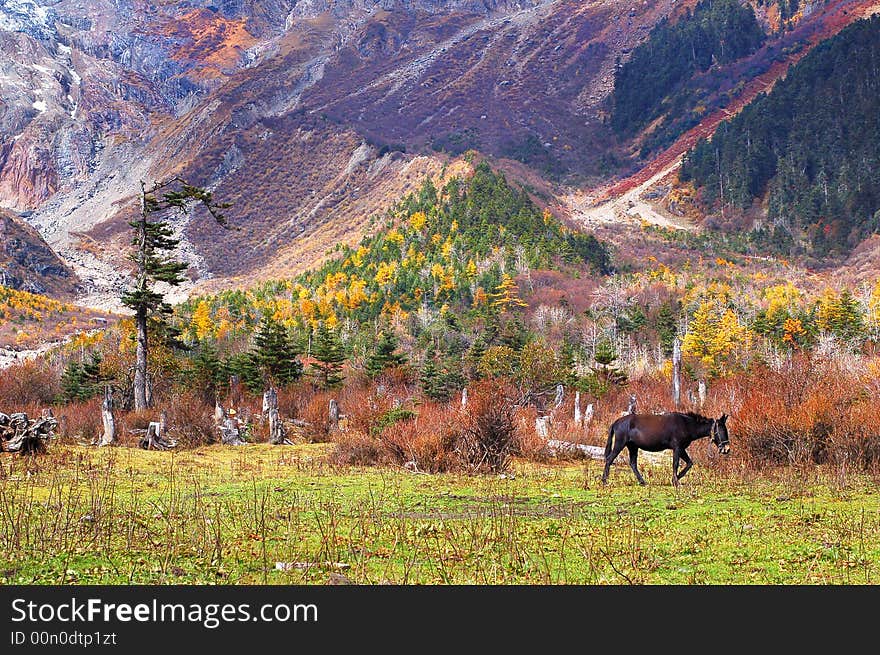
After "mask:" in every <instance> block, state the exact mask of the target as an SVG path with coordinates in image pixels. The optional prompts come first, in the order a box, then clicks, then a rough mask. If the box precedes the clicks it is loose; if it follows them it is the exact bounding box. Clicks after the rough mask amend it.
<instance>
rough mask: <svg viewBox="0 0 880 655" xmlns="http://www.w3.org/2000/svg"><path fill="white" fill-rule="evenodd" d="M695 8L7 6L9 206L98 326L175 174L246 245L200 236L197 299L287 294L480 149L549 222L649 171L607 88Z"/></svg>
mask: <svg viewBox="0 0 880 655" xmlns="http://www.w3.org/2000/svg"><path fill="white" fill-rule="evenodd" d="M696 4H697V3H696V0H684V1H679V2H673V1H672V0H662V1H660V2H652V3H642V4H631V3H628V2H622V1H620V0H598V1H595V2H591V3H579V2H571V1H566V0H555V1H548V2H540V1H534V2H525V3H520V2H507V1H503V2H486V3H483V2H470V1H461V0H454V1H434V0H418V1H416V2H406V3H397V2H392V3H389V4H388V5H387V6H385V7H384V8H382V7H379V6H376V5H372V4H369V3H363V2H354V1H350V0H348V1H346V0H343V1H339V2H317V1H316V2H303V3H297V4H293V3H287V2H257V1H250V2H236V3H214V4H211V3H208V2H196V3H191V4H190V5H188V6H186V7H184V6H182V5H178V4H176V3H167V4H161V5H153V4H149V3H140V2H132V1H125V2H115V3H109V2H108V3H104V2H98V1H97V0H95V1H91V0H90V2H79V3H73V2H60V3H53V4H52V5H51V6H49V3H33V2H31V1H30V0H20V1H17V2H11V3H6V5H4V7H5V8H4V9H3V10H2V11H4V12H5V14H4V16H5V18H4V19H3V20H5V21H7V23H10V22H11V21H13V20H17V21H19V22H20V23H21V28H20V29H19V28H16V30H15V31H10V32H9V33H8V34H6V35H5V36H4V38H8V39H15V40H16V41H17V42H20V43H21V44H24V45H21V46H19V45H16V46H15V47H10V48H4V51H3V60H2V61H3V62H4V63H3V65H4V70H7V71H10V72H9V73H4V75H7V77H10V79H11V78H12V77H15V76H17V78H16V79H18V80H20V81H21V83H20V84H19V83H17V84H15V85H11V86H9V87H7V86H5V85H4V91H3V93H4V102H7V104H8V105H9V106H10V107H13V106H14V107H15V111H10V112H7V114H6V115H5V116H6V119H4V120H9V121H10V122H9V123H8V124H7V125H5V126H4V127H3V132H2V134H3V142H2V145H0V153H2V154H0V160H2V162H0V196H2V197H0V202H2V203H3V204H5V205H6V206H10V207H14V208H18V209H31V208H33V213H32V214H31V215H30V216H29V218H28V220H29V221H30V222H31V224H32V225H34V226H36V227H37V228H38V229H39V231H40V232H41V234H43V236H44V237H45V238H46V240H47V241H48V242H49V243H50V245H51V246H52V247H53V248H55V249H56V250H57V251H58V252H59V253H60V255H61V256H62V257H63V258H64V259H65V261H67V262H69V263H70V264H71V265H72V266H74V268H75V269H76V271H77V273H78V274H79V275H80V277H81V278H82V279H83V280H84V281H86V283H87V285H88V286H89V287H90V288H91V289H93V294H92V295H91V296H90V298H89V299H88V302H91V303H95V304H100V305H102V306H112V303H113V301H114V299H115V298H116V297H118V294H119V292H120V290H121V288H122V287H123V286H124V284H125V275H124V271H120V270H119V267H118V265H117V262H118V261H119V260H120V253H121V252H122V251H123V250H124V249H126V248H127V246H128V235H127V232H126V230H127V226H126V220H127V218H128V217H129V216H130V215H131V213H132V212H134V211H136V210H137V202H136V200H137V199H136V197H135V195H134V194H135V192H136V190H137V189H138V188H139V186H138V183H139V181H140V180H151V179H152V180H155V179H162V178H164V177H167V176H169V175H172V174H175V175H176V174H179V175H183V176H185V177H187V178H188V179H190V181H192V182H194V183H197V184H201V185H205V186H208V187H209V188H210V189H211V190H212V191H213V192H214V193H215V197H217V198H218V199H219V200H222V201H229V202H232V203H233V207H232V209H231V211H230V218H231V220H232V221H233V222H234V223H236V224H237V226H238V227H239V228H241V229H240V230H239V231H237V232H235V233H221V232H218V231H215V230H214V229H213V228H212V227H211V226H210V223H209V222H206V221H203V220H201V219H202V217H200V216H199V215H198V214H196V215H194V216H193V217H191V219H190V220H189V221H187V222H186V223H185V224H184V225H182V226H181V229H182V235H183V236H184V238H185V255H186V257H187V258H188V260H189V261H190V262H191V264H192V265H193V266H192V275H193V285H195V284H207V285H210V286H211V287H212V288H219V287H220V286H222V285H223V284H229V283H233V282H235V283H243V282H246V281H253V280H257V279H260V278H261V277H265V276H267V275H268V276H273V277H280V276H283V275H287V274H292V273H296V272H299V271H302V270H305V269H306V268H308V267H309V266H311V265H313V264H314V263H316V262H318V261H320V260H322V259H323V258H324V257H325V253H326V251H327V249H328V248H329V247H331V246H333V245H335V244H336V243H338V242H344V243H349V244H353V243H356V242H357V241H358V240H359V239H360V236H361V234H362V233H363V230H364V228H365V226H366V225H367V222H368V220H369V217H370V216H372V215H374V214H376V213H381V212H382V211H383V210H384V209H385V208H387V207H388V206H390V205H391V204H393V202H394V201H396V199H397V198H399V197H401V196H402V195H405V194H406V193H407V192H409V191H411V190H413V189H414V188H415V186H416V185H417V184H419V183H420V182H421V179H422V177H423V176H424V175H426V174H429V175H432V176H434V177H435V178H436V177H439V176H442V175H443V174H444V167H445V166H447V165H453V166H454V165H457V164H455V161H456V160H455V159H453V158H452V157H453V156H454V155H457V154H461V153H463V152H465V151H467V150H468V149H477V150H479V151H480V152H482V153H485V154H488V155H491V156H492V157H493V158H494V159H495V161H496V162H497V163H498V164H499V165H501V166H503V167H505V168H507V169H509V170H521V171H523V172H524V176H525V177H531V178H533V179H535V178H543V179H542V180H541V181H540V182H539V186H541V187H543V188H542V189H539V192H540V193H546V194H547V200H546V204H549V205H550V206H554V207H555V203H553V201H552V196H553V195H557V194H559V195H561V194H562V193H564V192H565V191H566V190H567V188H566V187H563V188H562V189H561V192H560V189H559V188H557V189H553V185H558V184H561V183H563V182H564V183H566V184H577V185H578V186H580V187H583V186H584V185H589V186H590V187H592V186H595V185H597V184H600V183H603V182H606V181H607V180H608V179H609V177H612V176H616V175H618V174H620V173H621V172H627V171H634V170H636V169H637V167H639V166H640V165H642V164H643V163H644V162H643V160H641V159H640V145H641V143H642V140H643V139H644V136H645V132H647V131H648V130H643V131H642V133H640V134H639V135H637V136H635V137H633V138H629V137H627V138H623V139H622V138H621V137H620V136H618V135H615V134H614V133H613V131H612V130H611V128H610V126H609V125H608V118H609V115H610V111H611V109H612V108H611V106H610V105H609V94H610V93H611V90H612V87H613V84H614V70H615V66H616V63H617V62H618V61H626V59H627V58H628V57H629V56H630V54H631V53H632V52H633V51H634V50H635V48H637V47H638V46H639V44H640V43H642V42H643V41H644V40H645V39H646V38H647V37H648V35H649V33H650V32H651V30H652V28H654V26H656V25H657V24H658V22H660V21H662V20H663V19H666V18H670V19H671V20H675V21H677V20H680V19H681V17H682V16H683V15H685V14H686V12H688V11H689V10H693V9H694V7H695V6H696ZM862 4H864V3H859V2H856V1H855V0H850V1H843V0H837V1H836V2H831V3H829V4H827V7H832V6H833V7H838V8H839V7H858V6H861V5H862ZM787 5H788V3H787ZM16 6H17V7H19V8H21V7H29V6H39V7H41V8H42V9H41V11H31V12H29V13H28V12H18V13H16V14H15V15H14V16H13V15H12V13H10V7H13V8H14V7H16ZM754 6H756V7H760V11H758V12H757V15H758V19H759V21H760V23H761V25H763V26H764V29H765V30H767V31H768V33H770V32H773V30H774V29H776V28H778V27H779V25H780V24H781V23H780V20H781V19H780V14H779V11H778V8H777V9H773V8H774V7H778V6H781V5H778V3H772V2H771V3H766V2H765V3H760V4H759V3H754ZM808 7H809V12H808V11H807V8H808ZM43 10H45V11H43ZM828 11H830V9H827V8H826V4H825V3H820V2H811V3H803V8H802V10H801V11H800V12H799V14H798V16H797V17H789V18H787V19H786V20H787V21H788V23H786V24H789V25H795V24H796V25H797V26H798V29H807V28H808V27H809V25H812V24H819V23H820V22H821V21H822V20H823V18H822V17H823V16H824V15H826V14H827V13H828ZM774 12H775V13H774ZM808 13H809V15H808ZM10 16H12V17H11V18H10ZM21 16H26V17H27V16H30V19H31V20H30V22H29V23H26V21H25V19H24V18H21ZM95 16H100V18H95ZM34 17H37V18H39V19H40V20H35V19H34ZM774 26H775V27H774ZM785 34H788V32H786V33H785ZM777 36H778V35H776V33H775V32H773V36H772V38H768V41H772V43H773V44H778V43H782V42H784V39H785V38H786V37H785V35H782V36H779V38H777ZM780 39H782V40H780ZM25 46H26V48H30V49H31V50H32V51H33V52H34V53H36V54H35V56H36V55H39V56H38V57H37V58H36V59H34V58H33V57H30V56H26V55H24V54H19V50H21V52H24V50H25V49H26V48H25ZM68 51H69V52H68ZM767 52H772V51H770V50H768V51H766V52H765V54H766V53H767ZM9 53H13V54H11V55H10V54H9ZM34 61H36V62H42V63H36V64H34V63H33V62H34ZM750 61H751V62H752V63H754V61H752V60H750V59H749V58H748V57H746V58H744V59H743V60H741V61H738V62H733V63H731V64H729V65H728V66H727V67H722V68H721V69H718V70H716V69H715V68H712V67H710V69H709V71H706V72H701V73H699V74H696V75H695V76H694V78H693V83H692V84H693V88H694V89H696V88H698V87H699V88H702V87H701V86H700V85H702V84H703V82H704V81H706V80H708V79H709V78H711V81H712V84H710V85H709V86H710V88H711V93H710V95H712V94H714V95H712V97H713V98H715V99H716V100H717V99H719V98H721V97H722V95H723V94H727V93H729V92H731V87H732V86H734V85H735V83H731V82H730V79H740V80H742V81H743V82H745V83H746V85H747V84H748V82H749V81H750V80H751V79H753V76H754V75H756V74H760V73H761V71H762V70H764V69H761V68H760V67H758V68H754V69H752V68H750V67H749V66H750V64H749V62H750ZM38 67H42V69H46V70H48V71H50V72H49V73H44V72H43V71H42V69H40V68H38ZM53 71H54V72H53ZM706 76H709V77H706ZM731 76H733V77H731ZM737 76H738V77H737ZM38 79H39V80H43V81H44V82H45V84H43V83H42V82H41V83H40V84H41V85H42V86H40V88H41V89H43V91H42V95H41V96H40V97H39V98H38V97H37V94H36V93H35V91H34V88H33V85H31V86H28V84H29V80H30V81H33V80H38ZM52 80H54V81H52ZM7 88H10V89H12V88H14V89H18V90H17V91H15V93H11V92H10V93H9V94H7V91H6V89H7ZM688 88H689V89H690V90H691V91H692V90H693V89H691V87H688ZM66 90H69V91H70V93H65V92H66ZM740 91H741V89H738V90H736V93H734V94H733V96H732V97H733V100H731V103H735V102H736V101H737V98H738V96H737V93H739V92H740ZM13 96H14V97H13ZM67 96H69V98H68V97H67ZM692 97H693V99H694V102H697V101H698V100H700V101H701V98H702V96H700V95H699V94H697V95H693V96H692ZM713 102H714V101H713ZM35 103H36V107H35ZM44 105H45V109H44ZM13 116H17V117H18V118H16V119H15V121H13V120H12V118H11V117H13ZM676 129H679V127H676ZM682 129H683V126H682ZM75 135H79V136H78V137H76V138H74V136H75ZM71 139H72V140H71ZM65 162H68V163H69V162H74V164H75V165H69V164H68V163H65ZM505 162H517V163H515V164H511V165H508V164H506V163H505ZM4 185H5V186H4ZM554 211H556V210H555V209H554ZM563 212H564V210H563ZM193 285H190V286H193ZM188 291H189V288H183V289H181V290H180V292H181V293H180V294H179V296H180V297H185V295H186V293H188Z"/></svg>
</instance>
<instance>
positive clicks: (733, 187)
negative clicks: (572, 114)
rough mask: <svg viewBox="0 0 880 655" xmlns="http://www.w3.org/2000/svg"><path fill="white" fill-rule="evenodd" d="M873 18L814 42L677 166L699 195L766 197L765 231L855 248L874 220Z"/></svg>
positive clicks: (877, 111) (878, 191)
mask: <svg viewBox="0 0 880 655" xmlns="http://www.w3.org/2000/svg"><path fill="white" fill-rule="evenodd" d="M878 70H880V17H878V16H874V17H873V18H871V19H869V20H864V21H859V22H857V23H854V24H853V25H851V26H850V27H848V28H847V29H846V30H844V31H843V32H841V33H840V34H839V35H837V36H836V37H834V38H833V39H830V40H828V41H826V42H824V43H822V44H821V45H820V46H818V47H817V48H815V49H814V50H813V51H812V52H811V53H810V54H809V55H807V56H806V57H804V59H803V60H801V62H800V63H798V64H797V66H795V67H794V68H792V70H791V71H790V72H789V74H788V76H787V77H786V79H785V80H783V81H781V82H779V83H778V84H777V85H776V86H775V87H774V89H773V91H772V92H771V93H769V94H768V95H766V96H764V97H762V98H759V99H758V100H756V101H755V102H754V103H752V105H750V106H749V107H747V108H746V109H745V110H743V112H742V113H741V114H739V115H738V116H737V117H736V118H734V119H732V120H731V121H729V122H725V123H724V124H722V125H721V126H720V127H719V129H718V130H717V131H716V132H715V134H714V136H713V137H712V139H711V141H706V140H703V141H701V142H700V143H699V144H697V146H696V147H695V148H694V149H693V150H692V151H690V152H689V153H688V155H687V156H686V158H685V160H684V163H683V165H682V169H681V178H682V180H684V181H690V180H693V182H694V183H695V184H696V185H697V186H698V187H699V189H700V191H701V195H702V199H703V201H704V202H705V203H706V204H707V205H709V206H710V207H712V209H715V207H714V206H715V205H717V206H718V207H719V208H721V209H722V210H723V208H724V207H725V206H727V207H728V211H731V210H733V211H734V212H736V211H740V212H744V211H745V210H746V209H748V208H749V207H750V206H751V205H752V203H753V202H754V201H756V200H763V199H764V198H765V197H766V203H767V204H766V217H767V219H769V221H770V222H771V223H772V225H773V226H774V228H773V229H772V230H770V231H769V232H772V238H773V239H774V240H775V241H776V242H777V243H778V244H779V245H781V246H783V247H786V249H788V248H789V247H791V246H792V245H793V242H795V245H796V244H803V245H804V246H805V247H807V248H809V249H810V250H811V251H812V253H813V254H814V255H818V256H824V255H827V254H829V253H833V252H840V251H842V250H844V251H846V250H849V249H852V248H853V247H855V246H856V245H857V244H858V243H859V242H860V241H861V240H862V239H863V238H864V237H865V236H867V235H868V234H870V233H873V232H876V231H877V229H878V225H877V221H878V220H880V185H878V182H877V177H876V170H877V168H878V166H880V160H878V154H877V153H878V152H880V120H878V117H880V92H878V84H880V78H878ZM746 227H752V226H746Z"/></svg>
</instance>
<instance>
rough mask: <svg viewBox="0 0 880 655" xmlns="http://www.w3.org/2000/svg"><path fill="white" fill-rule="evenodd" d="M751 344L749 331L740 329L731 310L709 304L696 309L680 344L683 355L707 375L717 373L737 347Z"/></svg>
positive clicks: (736, 318)
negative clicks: (696, 362)
mask: <svg viewBox="0 0 880 655" xmlns="http://www.w3.org/2000/svg"><path fill="white" fill-rule="evenodd" d="M750 340H751V333H750V331H749V329H748V328H747V327H746V326H744V325H742V324H741V323H740V321H739V318H738V317H737V315H736V312H734V311H733V310H732V309H728V308H725V307H724V306H723V305H721V304H719V303H717V302H713V301H711V300H704V301H703V302H701V303H700V305H699V306H698V307H697V310H696V311H695V312H694V316H693V318H692V319H691V321H690V323H689V324H688V329H687V332H686V333H685V335H684V339H683V340H682V343H681V351H682V353H683V354H685V355H690V356H692V357H696V358H698V359H699V360H700V361H701V362H702V363H703V364H705V365H706V366H707V367H708V368H709V370H710V372H718V371H719V370H720V369H722V368H723V366H724V364H725V362H726V360H727V359H728V358H729V357H730V356H731V355H732V354H733V353H734V351H735V350H736V349H737V348H738V347H740V346H747V345H748V344H749V342H750Z"/></svg>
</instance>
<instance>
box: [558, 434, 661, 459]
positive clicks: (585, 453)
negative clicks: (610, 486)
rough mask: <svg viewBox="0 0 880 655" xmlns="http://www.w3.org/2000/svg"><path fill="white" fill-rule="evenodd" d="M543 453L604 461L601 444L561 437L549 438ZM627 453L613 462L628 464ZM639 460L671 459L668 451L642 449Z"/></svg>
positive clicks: (603, 451) (603, 450)
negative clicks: (573, 440) (653, 451)
mask: <svg viewBox="0 0 880 655" xmlns="http://www.w3.org/2000/svg"><path fill="white" fill-rule="evenodd" d="M544 454H545V455H547V456H549V457H559V456H560V455H569V456H571V455H573V456H576V457H584V458H587V459H598V460H600V461H603V462H604V461H605V448H603V447H602V446H590V445H588V444H582V443H572V442H571V441H562V440H561V439H550V440H548V441H547V444H546V445H545V446H544ZM628 458H629V453H627V454H626V456H625V457H621V456H620V455H618V456H617V458H615V460H614V463H615V464H629V459H628ZM639 460H641V461H646V462H648V463H649V464H652V465H655V464H664V463H668V462H669V461H671V455H670V454H669V453H663V452H660V453H652V452H647V451H644V450H640V451H639Z"/></svg>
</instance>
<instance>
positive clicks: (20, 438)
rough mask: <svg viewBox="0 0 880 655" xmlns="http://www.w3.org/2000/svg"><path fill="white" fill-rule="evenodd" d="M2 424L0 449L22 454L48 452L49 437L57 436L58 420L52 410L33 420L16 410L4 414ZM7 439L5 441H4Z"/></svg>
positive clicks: (0, 428) (0, 427)
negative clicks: (7, 414) (12, 412)
mask: <svg viewBox="0 0 880 655" xmlns="http://www.w3.org/2000/svg"><path fill="white" fill-rule="evenodd" d="M3 417H4V418H3V419H2V423H3V425H2V426H0V450H6V451H8V452H11V453H19V454H20V455H36V454H39V453H44V452H46V448H47V444H48V442H49V439H51V438H52V437H53V436H55V430H56V428H57V427H58V421H56V420H55V417H54V416H53V415H52V412H51V411H49V412H46V411H45V410H44V411H43V412H42V416H41V417H40V418H38V419H35V420H33V421H31V420H28V417H27V414H25V413H23V412H16V413H14V414H10V415H9V416H6V415H5V414H4V415H3ZM4 441H5V443H3V442H4Z"/></svg>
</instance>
